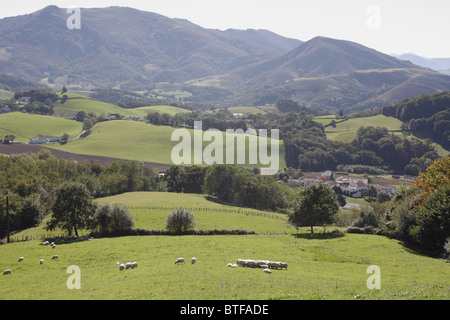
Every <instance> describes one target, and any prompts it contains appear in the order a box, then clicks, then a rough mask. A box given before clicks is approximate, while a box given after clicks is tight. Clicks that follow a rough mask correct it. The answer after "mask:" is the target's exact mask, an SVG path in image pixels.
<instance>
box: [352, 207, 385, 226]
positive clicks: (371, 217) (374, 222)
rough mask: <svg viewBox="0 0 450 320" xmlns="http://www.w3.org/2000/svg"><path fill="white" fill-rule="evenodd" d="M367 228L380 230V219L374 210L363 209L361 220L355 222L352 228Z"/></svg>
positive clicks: (360, 215)
mask: <svg viewBox="0 0 450 320" xmlns="http://www.w3.org/2000/svg"><path fill="white" fill-rule="evenodd" d="M367 226H371V227H374V228H378V226H379V223H378V218H377V216H376V214H375V213H374V212H373V211H372V210H370V209H363V210H362V211H361V212H360V214H359V218H358V219H356V220H354V221H353V224H352V227H358V228H364V227H367Z"/></svg>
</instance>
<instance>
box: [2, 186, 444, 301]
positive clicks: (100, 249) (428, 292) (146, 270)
mask: <svg viewBox="0 0 450 320" xmlns="http://www.w3.org/2000/svg"><path fill="white" fill-rule="evenodd" d="M97 201H98V202H106V201H108V202H110V203H122V204H125V205H128V206H134V207H138V206H146V205H151V206H155V207H156V206H165V207H172V206H173V207H175V206H179V205H184V206H185V207H189V206H192V207H203V208H204V209H206V208H208V209H210V211H204V212H199V211H198V210H193V212H194V216H195V218H196V220H197V225H198V227H199V228H214V227H215V226H219V227H223V228H224V229H225V228H240V227H246V228H248V229H251V227H252V226H256V227H255V228H260V227H262V228H263V229H264V228H272V227H274V228H277V229H278V228H280V230H288V229H283V228H284V227H283V223H284V222H283V220H281V219H274V218H271V217H269V216H262V215H261V216H258V215H245V213H244V210H245V209H243V212H241V213H239V212H238V211H239V208H233V207H231V208H230V207H228V206H222V205H218V204H216V203H214V202H210V201H208V200H207V199H205V198H204V197H203V196H200V195H195V196H194V195H188V194H161V193H129V194H123V195H119V196H115V197H109V198H105V199H98V200H97ZM224 208H228V209H231V210H234V211H235V212H236V213H233V212H231V211H230V212H228V213H226V212H221V211H220V210H221V209H224ZM131 212H132V214H133V215H134V216H135V217H136V221H137V224H138V225H139V226H146V227H148V228H151V227H155V228H157V227H159V226H161V225H164V222H165V218H166V217H167V213H168V212H170V211H169V210H153V209H134V208H133V209H131ZM40 228H42V227H40ZM328 229H329V228H328ZM41 230H42V229H41ZM268 230H269V231H270V230H271V229H268ZM302 232H303V233H302ZM52 241H55V242H56V247H55V248H54V249H52V248H50V247H49V246H42V245H40V244H41V243H42V240H32V241H25V242H17V243H11V244H6V245H1V246H0V256H1V257H2V259H1V260H0V270H6V269H10V270H11V271H12V274H10V275H4V276H1V277H0V299H1V300H5V299H12V300H23V299H25V300H47V299H51V300H54V299H62V300H106V299H113V300H129V299H131V300H197V299H200V300H218V299H229V300H247V299H251V300H272V299H276V300H279V299H283V300H286V299H287V300H354V299H362V300H366V299H367V300H405V299H406V300H433V299H442V300H447V299H449V298H450V283H449V280H448V279H450V269H449V268H448V264H446V263H445V262H444V261H443V260H440V259H432V258H428V257H424V256H421V255H418V254H415V253H414V252H411V251H410V250H408V249H406V248H405V247H404V246H402V244H401V243H400V242H399V241H396V240H392V239H388V238H386V237H382V236H375V235H360V234H340V233H326V234H323V233H316V234H315V235H314V236H312V235H311V234H308V233H305V231H304V230H300V233H299V234H298V235H297V234H296V231H292V234H291V233H288V234H276V235H274V234H270V235H262V234H259V235H240V236H235V235H233V236H231V235H230V236H225V235H221V236H134V237H120V238H98V239H93V240H91V241H79V242H67V241H64V242H59V241H58V240H52ZM55 254H56V255H58V259H57V260H52V259H51V257H52V256H53V255H55ZM19 257H24V261H22V262H18V258H19ZM179 257H184V258H185V259H186V262H187V263H186V264H185V265H175V264H174V261H175V260H176V259H177V258H179ZM191 257H196V258H197V263H196V264H195V265H192V264H190V262H189V260H190V258H191ZM40 259H44V260H45V262H44V264H40V263H39V260H40ZM237 259H267V260H271V261H283V262H287V263H288V269H287V270H273V271H272V274H265V273H263V272H262V269H257V268H256V269H253V268H243V267H238V268H228V267H227V264H228V263H236V260H237ZM133 261H136V262H138V268H136V269H128V270H123V271H119V265H118V264H117V262H119V263H127V262H133ZM69 266H76V267H78V268H79V270H80V274H81V277H80V289H78V290H70V289H69V288H68V286H67V283H68V279H69V277H70V276H71V274H70V273H67V269H68V267H69ZM369 266H378V267H379V268H380V271H381V275H380V277H381V278H380V280H381V288H380V289H369V288H368V286H367V283H368V280H369V277H371V276H372V273H368V271H367V270H368V268H369ZM358 295H359V297H358V298H356V297H357V296H358Z"/></svg>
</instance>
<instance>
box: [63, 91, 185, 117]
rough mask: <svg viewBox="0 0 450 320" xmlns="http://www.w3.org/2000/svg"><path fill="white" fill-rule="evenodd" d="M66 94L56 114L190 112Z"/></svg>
mask: <svg viewBox="0 0 450 320" xmlns="http://www.w3.org/2000/svg"><path fill="white" fill-rule="evenodd" d="M65 95H67V96H68V99H67V100H66V101H65V102H64V103H63V101H62V95H60V99H61V100H58V101H57V102H56V103H55V107H54V111H55V115H58V116H63V117H70V116H72V115H73V114H76V113H77V112H79V111H84V112H86V113H89V112H94V113H95V114H97V115H101V114H104V115H105V116H107V115H108V114H110V113H117V114H120V115H122V116H124V117H137V118H143V117H145V116H147V114H149V113H151V112H159V113H168V114H170V115H175V114H177V113H180V112H190V111H189V110H185V109H181V108H177V107H172V106H147V107H140V108H133V109H125V108H121V107H119V106H117V105H114V104H111V103H108V102H103V101H99V100H96V99H92V98H89V97H86V96H83V95H79V94H75V93H65Z"/></svg>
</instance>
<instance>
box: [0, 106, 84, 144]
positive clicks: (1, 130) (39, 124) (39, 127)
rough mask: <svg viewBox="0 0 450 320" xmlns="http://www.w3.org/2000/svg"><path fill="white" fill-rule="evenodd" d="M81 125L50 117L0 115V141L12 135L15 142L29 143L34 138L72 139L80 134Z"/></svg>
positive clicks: (22, 114)
mask: <svg viewBox="0 0 450 320" xmlns="http://www.w3.org/2000/svg"><path fill="white" fill-rule="evenodd" d="M82 127H83V124H82V123H81V122H76V121H73V120H67V119H63V118H58V117H52V116H43V115H37V114H29V113H20V112H12V113H6V114H0V137H1V138H0V139H3V138H4V137H5V135H9V134H13V135H14V136H16V139H15V141H19V142H29V141H30V139H31V138H33V137H36V136H47V135H48V136H58V137H60V136H62V135H63V134H64V133H67V134H69V136H70V138H74V137H76V136H78V135H79V134H80V133H81V130H82Z"/></svg>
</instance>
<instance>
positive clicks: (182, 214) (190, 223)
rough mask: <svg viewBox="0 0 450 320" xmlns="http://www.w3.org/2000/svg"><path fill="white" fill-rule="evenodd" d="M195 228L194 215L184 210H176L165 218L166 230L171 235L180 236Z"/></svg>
mask: <svg viewBox="0 0 450 320" xmlns="http://www.w3.org/2000/svg"><path fill="white" fill-rule="evenodd" d="M194 226H195V220H194V215H193V214H192V213H191V212H190V211H189V210H186V209H184V208H178V209H175V210H173V211H172V212H170V213H169V214H168V216H167V224H166V228H167V230H169V231H170V232H172V233H176V234H182V233H184V232H186V231H189V230H191V229H193V228H194Z"/></svg>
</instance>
